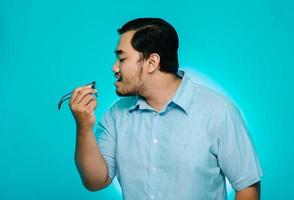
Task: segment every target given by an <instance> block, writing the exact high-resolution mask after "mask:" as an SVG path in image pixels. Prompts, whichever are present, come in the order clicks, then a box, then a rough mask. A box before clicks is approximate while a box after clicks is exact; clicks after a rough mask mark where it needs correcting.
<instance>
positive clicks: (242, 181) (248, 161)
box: [218, 104, 262, 191]
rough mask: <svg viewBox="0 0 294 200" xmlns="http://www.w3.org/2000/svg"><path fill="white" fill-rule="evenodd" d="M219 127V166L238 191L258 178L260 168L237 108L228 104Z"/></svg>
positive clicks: (260, 174)
mask: <svg viewBox="0 0 294 200" xmlns="http://www.w3.org/2000/svg"><path fill="white" fill-rule="evenodd" d="M223 117H224V118H223V120H222V123H221V124H220V127H219V140H220V142H219V155H218V161H219V166H220V168H221V170H222V172H223V173H224V175H225V176H226V177H227V178H228V180H229V182H230V183H231V185H232V187H233V188H234V189H235V190H237V191H239V190H242V189H244V188H246V187H248V186H250V185H252V184H254V183H256V182H258V181H259V180H260V177H261V176H262V170H261V167H260V163H259V160H258V157H257V154H256V151H255V147H254V144H253V142H252V140H251V138H250V134H249V131H248V128H247V126H246V124H245V122H244V120H243V118H242V117H241V114H240V111H239V109H238V108H237V107H236V106H235V105H233V104H229V106H228V107H227V108H226V111H225V112H224V115H223Z"/></svg>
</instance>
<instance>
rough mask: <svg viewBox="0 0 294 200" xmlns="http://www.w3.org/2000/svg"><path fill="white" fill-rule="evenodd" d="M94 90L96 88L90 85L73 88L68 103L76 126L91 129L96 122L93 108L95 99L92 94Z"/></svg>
mask: <svg viewBox="0 0 294 200" xmlns="http://www.w3.org/2000/svg"><path fill="white" fill-rule="evenodd" d="M96 92H97V91H96V89H92V86H91V85H87V86H84V87H79V88H77V89H75V90H74V92H73V95H72V97H71V99H70V103H69V105H70V109H71V111H72V114H73V116H74V118H75V120H76V123H77V127H78V128H82V129H92V128H93V127H94V124H95V122H96V118H95V115H94V110H95V109H96V106H97V101H96V98H95V97H94V96H93V94H94V93H96Z"/></svg>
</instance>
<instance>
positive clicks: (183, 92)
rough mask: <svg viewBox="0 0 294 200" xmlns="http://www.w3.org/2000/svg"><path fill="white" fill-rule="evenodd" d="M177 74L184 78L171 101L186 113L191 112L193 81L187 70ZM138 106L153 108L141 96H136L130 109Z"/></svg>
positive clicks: (140, 107)
mask: <svg viewBox="0 0 294 200" xmlns="http://www.w3.org/2000/svg"><path fill="white" fill-rule="evenodd" d="M177 75H178V76H179V77H180V78H181V79H182V81H181V83H180V86H179V87H178V89H177V91H176V93H175V95H174V97H173V98H172V99H171V102H173V103H174V104H175V105H177V106H179V107H180V108H182V109H183V110H184V112H185V113H186V114H189V111H190V107H191V103H192V98H193V83H192V81H191V79H190V77H188V76H187V75H186V72H184V71H182V70H179V71H178V73H177ZM171 102H170V103H171ZM136 108H139V109H142V110H144V109H152V108H151V107H150V106H149V105H148V104H147V102H146V101H145V100H144V98H143V97H141V96H135V98H134V101H133V102H132V104H131V105H130V107H129V111H133V110H135V109H136Z"/></svg>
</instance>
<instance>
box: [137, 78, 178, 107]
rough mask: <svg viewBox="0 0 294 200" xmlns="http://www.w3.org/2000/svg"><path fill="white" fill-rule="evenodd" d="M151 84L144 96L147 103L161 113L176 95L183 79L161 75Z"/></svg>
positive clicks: (151, 80) (151, 79) (152, 80)
mask: <svg viewBox="0 0 294 200" xmlns="http://www.w3.org/2000/svg"><path fill="white" fill-rule="evenodd" d="M148 82H149V83H150V84H148V87H145V90H144V94H142V96H143V97H144V98H145V100H146V102H147V103H148V104H149V105H150V106H151V107H152V108H154V109H155V110H156V111H160V110H161V108H162V107H163V106H165V105H166V104H167V103H168V102H169V101H170V100H171V99H172V97H173V96H174V95H175V93H176V91H177V89H178V87H179V85H180V83H181V79H180V78H179V77H177V76H176V75H173V74H169V73H160V74H157V75H154V76H152V78H150V80H148Z"/></svg>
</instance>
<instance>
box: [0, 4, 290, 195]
mask: <svg viewBox="0 0 294 200" xmlns="http://www.w3.org/2000/svg"><path fill="white" fill-rule="evenodd" d="M293 5H294V4H293V1H290V0H288V1H286V0H279V1H278V0H247V1H227V0H225V1H217V0H205V1H204V0H201V1H158V0H157V1H155V0H149V1H143V2H139V1H134V0H133V1H130V0H128V1H108V2H107V1H97V0H96V1H94V0H91V1H81V0H50V1H49V0H43V1H37V0H26V1H20V0H0V199H1V200H22V199H25V200H26V199H29V200H39V199H42V200H46V199H48V200H49V199H50V200H51V199H54V200H59V199H60V200H65V199H89V200H90V199H113V200H115V199H121V197H120V195H119V193H118V192H117V190H116V189H115V187H114V186H111V187H109V188H107V189H105V190H103V191H100V192H95V193H92V192H88V191H87V190H86V189H84V188H83V186H82V184H81V182H80V179H79V175H78V173H77V170H76V168H75V165H74V148H75V124H74V121H73V118H72V116H71V113H70V111H69V109H68V107H67V106H66V105H65V106H64V107H63V108H62V110H61V111H57V103H58V101H59V98H60V97H61V96H62V95H63V94H65V93H66V92H69V91H70V90H72V89H73V88H74V87H76V86H79V85H83V84H86V83H88V82H90V81H92V80H96V82H97V85H98V88H99V93H100V97H99V107H98V109H97V110H96V116H97V118H98V119H99V118H100V117H101V115H102V114H103V113H104V111H105V110H106V109H107V108H108V107H109V106H110V105H111V103H112V102H113V101H114V100H115V99H116V98H117V96H116V95H115V93H114V86H113V81H114V78H113V74H112V72H111V66H112V64H113V62H114V54H113V50H114V48H115V45H116V42H117V39H118V35H117V33H116V29H117V28H119V27H120V26H121V25H122V24H123V23H125V22H126V21H128V20H131V19H133V18H136V17H146V16H152V17H162V18H164V19H166V20H167V21H169V22H170V23H171V24H173V25H174V26H175V28H176V29H177V30H178V33H179V37H180V49H179V59H180V64H181V66H182V67H184V68H187V69H192V70H194V71H195V70H197V71H198V72H199V73H200V74H204V75H206V76H207V77H208V79H210V80H211V81H212V82H214V83H217V85H218V86H219V87H220V88H222V89H223V91H225V92H226V93H227V95H229V96H230V97H231V98H232V99H233V100H234V101H235V102H236V103H237V104H238V106H239V107H240V109H241V111H242V113H243V114H244V117H245V118H246V121H247V123H248V127H249V129H250V131H251V135H252V138H253V140H254V143H255V146H256V149H257V152H258V154H259V157H260V160H261V164H262V167H263V172H264V176H263V178H262V199H266V200H275V199H294V194H293V192H292V190H293V186H292V180H293V179H294V175H293V170H292V166H293V164H294V159H293V155H292V152H293V150H294V147H293V140H294V136H293V123H294V122H293V112H294V109H293V102H294V101H293V100H294V98H293V92H294V90H293V89H294V87H293V84H294V81H293V77H294V76H293V75H294V73H293V64H294V61H293V58H294V56H293V45H294V42H293V34H294V26H293V20H294V12H293V9H294V6H293ZM195 187H197V186H195Z"/></svg>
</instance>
